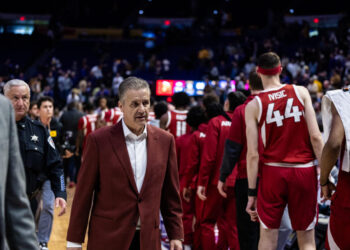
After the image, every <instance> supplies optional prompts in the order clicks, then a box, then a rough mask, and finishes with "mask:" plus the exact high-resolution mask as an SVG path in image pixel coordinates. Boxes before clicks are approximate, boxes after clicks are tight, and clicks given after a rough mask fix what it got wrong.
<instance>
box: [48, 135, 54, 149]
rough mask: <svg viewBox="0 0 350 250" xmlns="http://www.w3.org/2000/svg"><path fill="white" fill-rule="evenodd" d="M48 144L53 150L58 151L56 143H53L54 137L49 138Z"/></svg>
mask: <svg viewBox="0 0 350 250" xmlns="http://www.w3.org/2000/svg"><path fill="white" fill-rule="evenodd" d="M47 142H48V143H49V144H50V146H51V147H52V148H53V149H56V148H55V143H53V140H52V137H51V136H49V138H47Z"/></svg>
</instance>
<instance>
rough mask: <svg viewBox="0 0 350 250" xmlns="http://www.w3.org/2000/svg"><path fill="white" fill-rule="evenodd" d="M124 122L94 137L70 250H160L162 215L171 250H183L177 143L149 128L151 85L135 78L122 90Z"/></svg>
mask: <svg viewBox="0 0 350 250" xmlns="http://www.w3.org/2000/svg"><path fill="white" fill-rule="evenodd" d="M119 96H120V101H119V107H120V109H121V110H122V112H123V115H124V117H123V120H122V121H121V122H119V123H118V124H116V125H114V126H109V127H104V128H102V129H99V130H97V131H96V132H94V133H92V134H90V135H89V136H88V138H87V143H86V148H85V150H84V154H83V159H82V167H81V169H80V172H79V181H78V185H77V189H76V193H75V197H74V202H73V205H72V212H71V217H70V223H69V229H68V235H67V240H68V243H67V248H68V249H81V243H82V242H83V241H84V236H85V231H86V227H87V224H88V220H89V212H90V208H91V203H92V200H93V205H92V208H91V217H90V222H89V233H88V239H89V241H88V249H89V250H100V249H120V250H128V249H133V250H134V249H142V250H155V249H156V250H157V249H159V250H160V247H161V246H160V233H159V211H161V213H162V216H163V219H164V223H165V227H166V229H167V233H168V236H169V239H170V240H171V241H170V245H171V249H172V250H181V249H182V243H181V241H180V240H182V239H183V238H184V235H183V228H182V221H181V214H182V209H181V201H180V195H179V177H178V170H177V162H176V153H175V143H174V138H173V136H171V135H170V134H169V133H167V132H165V131H163V130H161V129H158V128H155V127H153V126H148V125H147V117H148V112H149V106H150V89H149V86H148V83H147V82H146V81H144V80H142V79H139V78H136V77H129V78H127V79H125V80H124V81H123V82H122V83H121V84H120V87H119Z"/></svg>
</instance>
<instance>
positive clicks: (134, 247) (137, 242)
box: [129, 230, 140, 250]
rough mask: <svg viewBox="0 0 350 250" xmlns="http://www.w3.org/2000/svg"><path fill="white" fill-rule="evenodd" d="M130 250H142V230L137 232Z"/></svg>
mask: <svg viewBox="0 0 350 250" xmlns="http://www.w3.org/2000/svg"><path fill="white" fill-rule="evenodd" d="M129 250H140V230H136V231H135V234H134V238H133V239H132V242H131V244H130V247H129Z"/></svg>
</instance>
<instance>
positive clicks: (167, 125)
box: [165, 111, 171, 128]
mask: <svg viewBox="0 0 350 250" xmlns="http://www.w3.org/2000/svg"><path fill="white" fill-rule="evenodd" d="M170 122H171V112H170V111H168V121H167V122H166V125H165V128H169V125H170Z"/></svg>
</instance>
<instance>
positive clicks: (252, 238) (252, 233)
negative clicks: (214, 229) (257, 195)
mask: <svg viewBox="0 0 350 250" xmlns="http://www.w3.org/2000/svg"><path fill="white" fill-rule="evenodd" d="M235 192H236V210H237V230H238V239H239V246H240V249H242V250H243V249H244V250H257V249H258V243H259V223H258V222H253V221H251V220H250V216H249V214H248V213H247V212H246V211H245V209H246V207H247V203H248V179H237V180H236V186H235Z"/></svg>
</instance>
